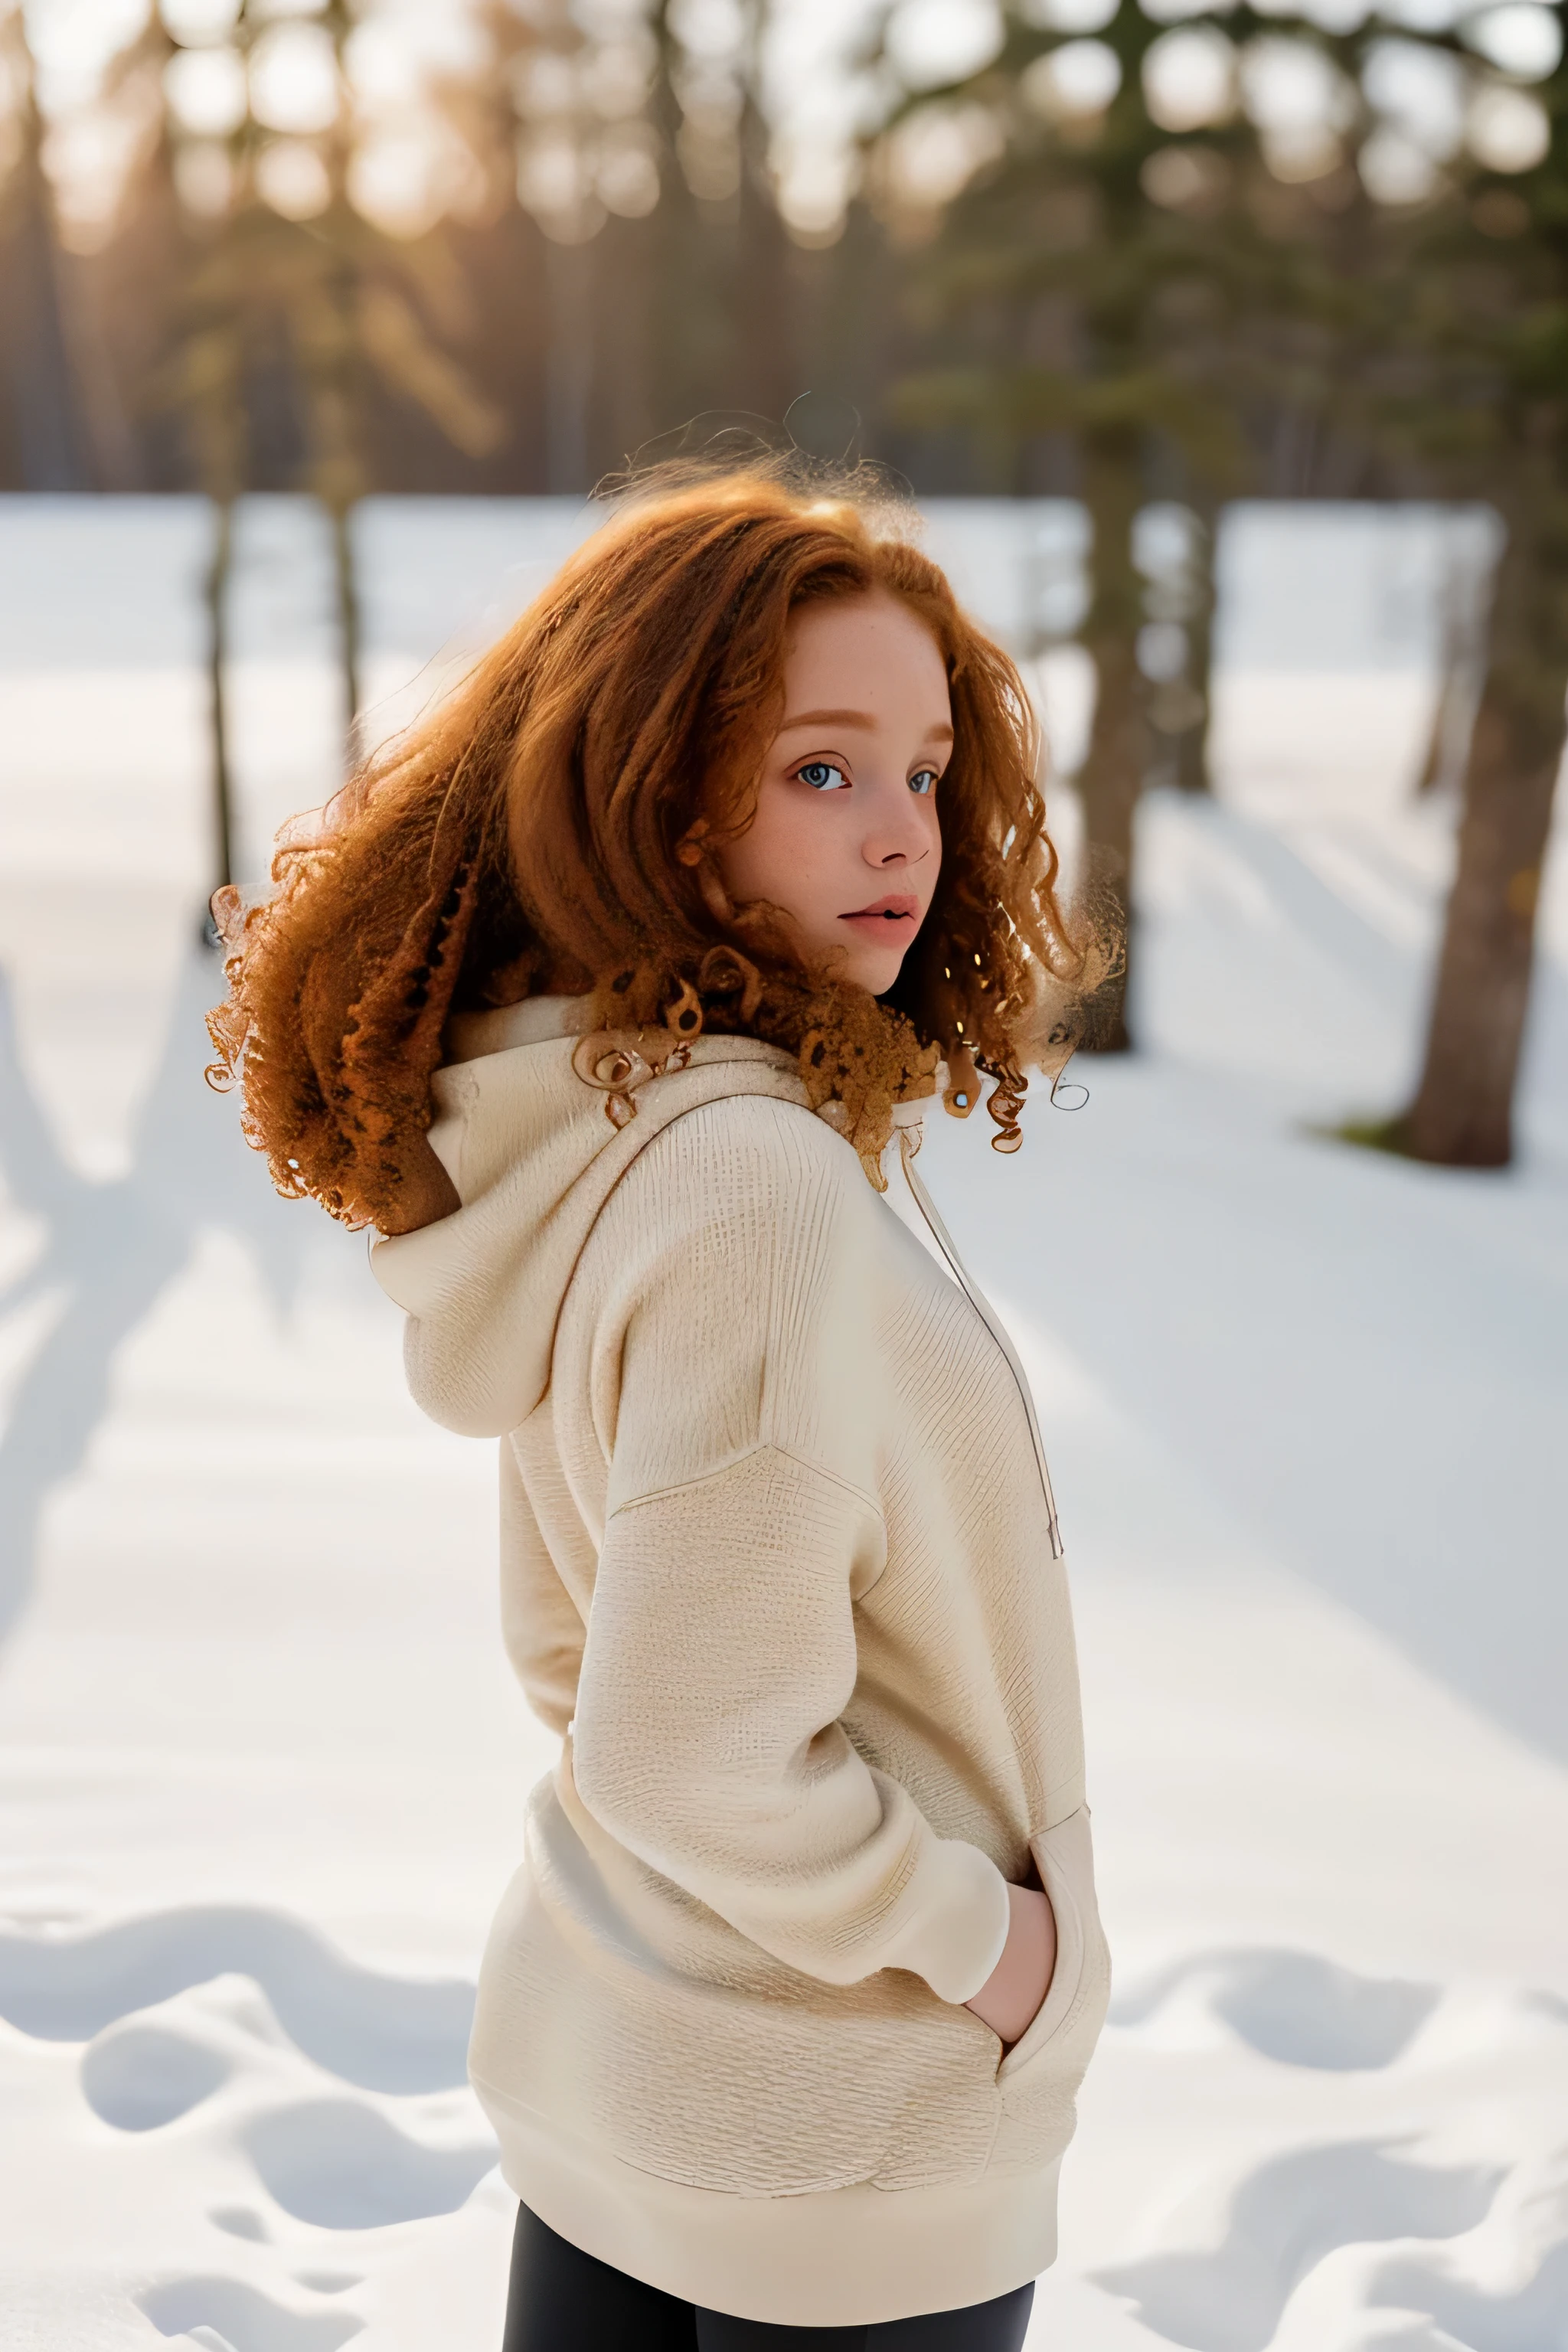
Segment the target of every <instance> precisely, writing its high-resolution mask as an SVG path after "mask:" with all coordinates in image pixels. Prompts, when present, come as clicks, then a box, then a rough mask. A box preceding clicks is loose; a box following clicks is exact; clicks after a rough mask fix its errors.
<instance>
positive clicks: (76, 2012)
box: [0, 1905, 474, 2095]
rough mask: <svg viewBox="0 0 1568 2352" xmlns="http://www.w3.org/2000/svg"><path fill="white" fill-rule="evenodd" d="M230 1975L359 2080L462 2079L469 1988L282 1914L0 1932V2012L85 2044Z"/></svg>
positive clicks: (319, 2056) (409, 2088)
mask: <svg viewBox="0 0 1568 2352" xmlns="http://www.w3.org/2000/svg"><path fill="white" fill-rule="evenodd" d="M228 1975H237V1976H242V1977H248V1978H252V1979H254V1980H255V1981H256V1982H257V1983H258V1985H260V1986H261V1987H262V1989H263V1990H264V1991H265V1993H266V1995H267V1999H268V2002H269V2004H270V2006H271V2009H272V2010H273V2011H274V2012H275V2014H276V2016H277V2019H278V2021H279V2024H280V2025H281V2026H282V2028H283V2030H284V2032H286V2033H287V2034H288V2036H289V2040H290V2041H291V2042H294V2043H295V2044H296V2045H297V2046H298V2047H299V2048H300V2050H302V2051H304V2053H305V2054H306V2055H307V2057H310V2058H313V2059H314V2060H315V2062H316V2063H317V2064H318V2065H319V2066H322V2067H324V2068H326V2069H327V2071H328V2072H329V2073H331V2074H337V2075H339V2076H340V2077H341V2078H342V2080H343V2081H345V2082H349V2083H353V2084H357V2085H358V2086H359V2088H360V2089H362V2090H366V2091H385V2092H391V2093H394V2094H404V2095H406V2094H410V2093H414V2092H421V2091H440V2090H448V2089H451V2088H453V2087H455V2086H457V2085H459V2084H463V2083H465V2082H466V2081H467V2080H468V2063H467V2062H468V2028H469V2025H470V2023H471V2021H472V2017H473V2006H474V1989H473V1987H472V1985H470V1984H466V1983H464V1982H462V1981H461V1980H460V1979H420V1978H412V1977H406V1978H405V1977H394V1976H386V1975H383V1974H381V1973H379V1972H378V1971H377V1970H375V1969H366V1968H360V1967H357V1966H356V1965H355V1964H354V1963H353V1961H351V1960H348V1959H345V1958H343V1956H342V1953H340V1952H338V1951H336V1950H334V1949H333V1948H332V1946H331V1944H330V1943H328V1941H327V1940H326V1938H325V1937H323V1936H319V1935H317V1934H316V1933H315V1931H314V1930H313V1929H311V1928H310V1927H306V1926H304V1925H303V1923H302V1922H301V1921H300V1920H298V1919H291V1918H289V1916H287V1915H286V1914H285V1913H282V1912H278V1911H270V1910H265V1909H261V1908H250V1907H247V1906H241V1905H224V1906H216V1905H214V1906H201V1907H197V1906H192V1907H190V1908H187V1909H182V1910H175V1911H162V1912H158V1913H156V1914H154V1915H153V1916H152V1917H149V1918H142V1919H125V1920H121V1921H120V1922H118V1923H117V1924H116V1925H115V1926H113V1927H100V1928H97V1929H94V1930H92V1931H90V1932H89V1933H87V1934H84V1935H77V1936H34V1935H26V1934H23V1933H20V1932H0V2017H4V2018H5V2019H6V2020H7V2021H8V2022H9V2023H11V2024H12V2025H14V2026H16V2027H17V2028H18V2029H19V2030H20V2031H21V2032H23V2033H31V2034H35V2035H37V2036H38V2037H39V2038H40V2039H42V2040H46V2041H51V2042H87V2041H89V2040H90V2039H91V2038H92V2037H93V2036H94V2035H95V2034H99V2033H101V2032H103V2030H104V2028H105V2027H106V2026H110V2025H112V2024H113V2023H114V2021H116V2019H118V2018H122V2017H125V2016H127V2015H129V2014H130V2013H131V2012H132V2011H138V2010H145V2009H151V2008H153V2007H155V2006H156V2005H157V2004H159V2003H160V2002H163V2001H166V2000H171V1999H173V1998H174V1995H176V1994H178V1993H181V1992H184V1991H188V1990H190V1988H191V1987H192V1986H195V1985H200V1984H205V1983H206V1982H207V1981H208V1979H211V1978H213V1977H217V1976H228Z"/></svg>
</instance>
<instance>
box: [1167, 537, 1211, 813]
mask: <svg viewBox="0 0 1568 2352" xmlns="http://www.w3.org/2000/svg"><path fill="white" fill-rule="evenodd" d="M1190 511H1191V514H1192V518H1193V533H1192V541H1191V548H1190V554H1189V560H1188V571H1187V581H1186V586H1187V596H1188V604H1187V614H1186V618H1185V620H1184V624H1183V625H1184V628H1185V630H1186V633H1187V667H1186V670H1185V672H1184V676H1183V677H1182V678H1181V680H1180V683H1181V685H1182V686H1184V688H1186V691H1187V694H1188V696H1189V697H1190V698H1191V702H1190V705H1189V708H1190V709H1191V710H1192V713H1193V715H1192V716H1191V717H1189V718H1188V719H1187V724H1186V725H1185V726H1184V727H1183V728H1182V729H1181V730H1179V731H1178V733H1177V736H1176V740H1175V746H1174V750H1175V758H1174V761H1173V776H1174V782H1175V785H1176V789H1177V791H1178V792H1184V793H1212V792H1213V790H1214V779H1213V777H1212V776H1211V775H1210V773H1209V720H1210V718H1211V716H1212V713H1213V704H1212V700H1211V694H1212V687H1213V677H1214V616H1215V576H1214V552H1215V535H1216V530H1217V526H1218V520H1219V519H1218V515H1217V513H1216V512H1215V508H1214V507H1213V505H1212V504H1210V503H1209V502H1207V501H1205V502H1204V503H1203V504H1202V505H1198V504H1196V503H1194V504H1193V505H1192V506H1191V508H1190ZM1184 715H1185V714H1184Z"/></svg>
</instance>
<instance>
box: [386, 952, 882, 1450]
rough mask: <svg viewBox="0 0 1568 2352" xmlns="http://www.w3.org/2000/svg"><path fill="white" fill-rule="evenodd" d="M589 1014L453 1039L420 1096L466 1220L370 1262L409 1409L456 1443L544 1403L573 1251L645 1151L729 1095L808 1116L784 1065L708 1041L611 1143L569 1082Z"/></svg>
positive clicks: (492, 1027)
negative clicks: (398, 1349)
mask: <svg viewBox="0 0 1568 2352" xmlns="http://www.w3.org/2000/svg"><path fill="white" fill-rule="evenodd" d="M586 1011H587V999H586V998H582V997H534V998H531V999H530V1000H528V1002H526V1003H522V1004H514V1005H508V1006H507V1007H505V1008H504V1009H503V1010H502V1011H500V1012H497V1013H472V1014H466V1015H462V1016H460V1017H459V1018H458V1019H457V1020H455V1021H454V1022H453V1023H452V1024H451V1031H450V1043H451V1045H452V1046H453V1048H454V1054H455V1058H454V1059H453V1060H452V1061H450V1062H447V1063H446V1064H444V1065H443V1066H442V1067H441V1068H440V1069H438V1070H437V1072H436V1075H435V1077H434V1079H433V1081H432V1093H433V1095H434V1098H435V1104H436V1117H435V1119H434V1121H433V1123H432V1125H431V1129H430V1143H431V1148H432V1149H433V1150H434V1151H435V1153H436V1156H437V1159H438V1160H440V1162H441V1164H442V1166H443V1167H444V1168H445V1169H446V1171H447V1174H448V1175H449V1176H450V1178H451V1180H452V1182H453V1184H454V1186H455V1187H456V1190H457V1193H458V1200H459V1201H460V1202H461V1203H462V1205H461V1207H460V1208H458V1209H456V1210H454V1211H453V1213H452V1214H451V1215H450V1216H448V1217H442V1218H440V1219H439V1220H437V1223H435V1224H432V1225H425V1226H422V1227H421V1228H420V1229H419V1231H418V1232H417V1233H412V1234H395V1235H390V1236H388V1237H386V1238H384V1239H383V1240H381V1241H378V1242H377V1243H376V1244H374V1248H373V1249H372V1251H371V1261H370V1262H371V1267H372V1270H373V1272H374V1275H375V1277H376V1280H377V1281H378V1282H379V1283H380V1285H381V1286H382V1288H383V1290H384V1291H385V1293H386V1295H387V1297H389V1298H391V1299H393V1300H394V1301H395V1303H396V1305H398V1306H399V1307H402V1308H403V1309H404V1311H405V1314H406V1315H407V1317H408V1328H407V1330H406V1332H405V1337H404V1362H405V1368H406V1370H407V1374H408V1384H409V1387H410V1389H411V1390H412V1391H413V1394H414V1398H415V1402H416V1403H417V1404H419V1405H420V1406H421V1407H422V1408H423V1409H424V1411H425V1412H427V1413H429V1414H430V1416H431V1418H432V1419H433V1420H436V1421H439V1422H441V1423H444V1425H445V1426H446V1427H447V1428H448V1429H452V1430H456V1431H458V1433H460V1434H461V1435H463V1436H466V1437H501V1436H504V1435H505V1434H506V1433H507V1432H508V1431H509V1430H513V1429H516V1428H518V1427H519V1426H520V1425H521V1423H523V1422H524V1421H526V1420H527V1418H528V1416H529V1414H530V1413H531V1412H532V1411H533V1409H534V1407H535V1406H536V1405H537V1404H538V1403H539V1402H540V1401H541V1399H542V1397H543V1395H544V1391H545V1390H546V1389H547V1387H548V1386H549V1383H550V1362H551V1356H552V1350H553V1348H554V1342H555V1328H556V1323H557V1319H558V1318H559V1316H560V1313H561V1305H562V1301H563V1298H564V1297H565V1296H566V1290H567V1286H568V1285H569V1284H570V1282H571V1279H572V1276H573V1273H574V1269H575V1267H576V1265H577V1260H578V1257H579V1256H580V1255H581V1253H582V1250H583V1246H584V1243H585V1242H586V1241H587V1238H588V1235H589V1234H590V1233H591V1231H592V1230H593V1225H594V1221H595V1218H596V1217H597V1215H598V1213H599V1211H600V1210H601V1209H602V1208H603V1206H604V1204H605V1201H606V1200H607V1199H608V1197H609V1195H610V1193H611V1192H612V1191H613V1190H614V1188H615V1186H616V1184H617V1183H618V1182H619V1181H620V1179H621V1177H622V1176H624V1175H625V1173H626V1170H627V1169H628V1168H629V1167H630V1165H631V1163H632V1161H633V1160H635V1159H636V1158H637V1154H638V1152H639V1151H641V1150H642V1149H643V1147H644V1146H645V1145H646V1144H647V1143H651V1142H652V1140H653V1139H654V1137H655V1136H656V1135H658V1134H660V1133H662V1131H663V1129H665V1128H667V1127H668V1125H669V1124H670V1122H671V1120H672V1119H677V1118H681V1117H682V1116H683V1115H684V1114H685V1113H686V1112H687V1111H691V1110H698V1109H700V1108H702V1106H703V1105H704V1104H705V1103H710V1102H716V1101H718V1100H720V1099H721V1097H724V1096H726V1095H737V1094H760V1095H771V1096H773V1097H775V1098H777V1099H780V1100H783V1101H785V1102H794V1103H798V1104H799V1105H800V1106H801V1108H803V1109H805V1108H809V1105H808V1102H807V1098H806V1093H805V1087H804V1086H803V1085H802V1083H801V1079H800V1076H799V1073H798V1071H797V1069H796V1067H795V1056H794V1055H791V1054H786V1053H784V1051H783V1050H782V1049H781V1048H780V1047H778V1046H776V1045H763V1044H762V1043H761V1042H760V1040H758V1039H757V1038H754V1037H720V1036H704V1037H699V1038H697V1039H696V1040H695V1041H694V1042H693V1044H692V1045H690V1046H689V1048H686V1049H685V1051H686V1052H687V1054H688V1055H689V1059H688V1061H687V1064H686V1066H685V1067H684V1068H681V1069H670V1070H667V1071H666V1072H665V1074H664V1075H663V1076H659V1077H653V1078H649V1079H647V1081H646V1082H645V1083H644V1084H643V1085H641V1086H639V1087H637V1091H636V1094H635V1096H634V1097H632V1100H633V1106H634V1112H635V1116H634V1117H633V1118H630V1119H629V1120H627V1122H626V1125H624V1126H622V1127H618V1128H617V1127H616V1126H615V1125H614V1124H612V1122H611V1120H610V1119H609V1118H607V1117H606V1115H605V1105H606V1097H605V1094H604V1093H602V1092H600V1091H599V1090H597V1089H596V1088H595V1087H592V1086H589V1085H587V1084H586V1083H585V1082H584V1080H583V1079H582V1078H580V1077H579V1076H577V1073H576V1071H575V1070H574V1068H573V1066H572V1056H573V1053H574V1049H575V1047H576V1044H577V1041H578V1038H579V1037H580V1036H581V1034H582V1033H583V1031H584V1029H585V1028H586V1026H587V1021H586ZM845 1148H846V1150H847V1149H848V1147H847V1145H846V1147H845ZM437 1399H439V1406H438V1407H437Z"/></svg>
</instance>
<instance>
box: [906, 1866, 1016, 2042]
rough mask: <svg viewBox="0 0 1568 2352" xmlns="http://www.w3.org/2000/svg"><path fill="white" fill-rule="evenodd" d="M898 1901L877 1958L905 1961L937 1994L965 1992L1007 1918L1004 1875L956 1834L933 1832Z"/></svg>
mask: <svg viewBox="0 0 1568 2352" xmlns="http://www.w3.org/2000/svg"><path fill="white" fill-rule="evenodd" d="M899 1907H900V1913H901V1915H902V1916H901V1917H900V1923H899V1927H898V1929H897V1931H896V1933H895V1934H894V1935H893V1936H892V1937H891V1938H890V1939H889V1943H888V1945H887V1946H886V1948H885V1949H884V1951H883V1954H882V1959H881V1965H882V1966H883V1967H884V1968H889V1969H913V1971H914V1973H915V1974H916V1975H917V1976H921V1977H924V1979H925V1980H926V1982H927V1984H928V1985H930V1987H931V1990H932V1992H934V1993H935V1994H936V1996H937V1998H938V2000H947V2001H952V2002H954V2003H957V2002H961V2001H965V2000H973V1997H974V1995H975V1994H976V1993H977V1992H978V1991H979V1990H980V1988H981V1986H982V1985H983V1984H984V1982H985V1979H986V1978H987V1977H988V1976H989V1975H990V1974H991V1971H992V1969H994V1967H995V1966H996V1963H997V1961H998V1960H999V1959H1000V1958H1001V1957H1002V1948H1003V1946H1004V1945H1005V1942H1006V1941H1007V1930H1008V1928H1009V1927H1010V1926H1011V1925H1012V1917H1013V1912H1012V1905H1011V1903H1010V1902H1009V1900H1008V1895H1007V1882H1006V1880H1005V1878H1004V1877H1003V1875H1002V1874H1001V1872H1000V1871H999V1870H998V1869H997V1867H996V1865H995V1864H994V1862H993V1861H992V1860H991V1858H990V1856H989V1855H988V1854H984V1853H981V1851H980V1848H979V1847H978V1846H977V1845H969V1844H967V1843H964V1841H963V1839H961V1838H932V1839H931V1843H930V1844H929V1845H928V1846H927V1847H926V1850H925V1852H924V1853H923V1854H922V1855H921V1860H920V1863H919V1864H918V1865H917V1867H916V1870H915V1874H914V1876H913V1878H912V1879H911V1881H910V1885H908V1887H907V1888H906V1889H905V1893H904V1899H903V1902H902V1903H901V1904H900V1906H899Z"/></svg>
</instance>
